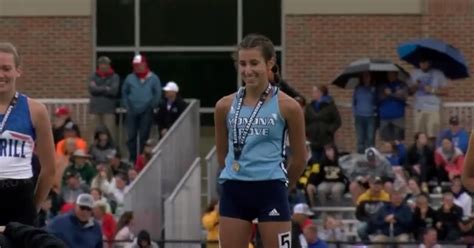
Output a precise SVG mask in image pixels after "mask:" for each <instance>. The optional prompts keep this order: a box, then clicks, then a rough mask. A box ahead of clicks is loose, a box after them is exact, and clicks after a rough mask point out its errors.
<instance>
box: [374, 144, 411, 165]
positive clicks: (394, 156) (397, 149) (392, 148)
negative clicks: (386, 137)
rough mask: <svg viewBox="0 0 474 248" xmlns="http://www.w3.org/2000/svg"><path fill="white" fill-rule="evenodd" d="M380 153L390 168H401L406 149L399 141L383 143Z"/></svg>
mask: <svg viewBox="0 0 474 248" xmlns="http://www.w3.org/2000/svg"><path fill="white" fill-rule="evenodd" d="M380 152H381V153H382V154H383V155H384V156H385V158H386V159H387V160H388V161H389V162H390V164H391V165H392V166H402V165H404V164H405V160H406V153H407V152H406V149H405V145H404V144H403V143H400V142H399V141H384V142H382V146H381V148H380Z"/></svg>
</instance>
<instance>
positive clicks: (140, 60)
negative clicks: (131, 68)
mask: <svg viewBox="0 0 474 248" xmlns="http://www.w3.org/2000/svg"><path fill="white" fill-rule="evenodd" d="M132 63H133V64H141V63H146V59H145V57H144V56H143V55H141V54H137V55H135V56H134V57H133V61H132Z"/></svg>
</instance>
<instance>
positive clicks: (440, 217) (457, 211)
mask: <svg viewBox="0 0 474 248" xmlns="http://www.w3.org/2000/svg"><path fill="white" fill-rule="evenodd" d="M462 216H463V210H462V208H461V207H459V206H457V205H456V204H454V197H453V193H452V192H450V191H448V192H445V193H444V194H443V203H442V205H441V207H440V208H439V209H438V211H437V212H436V229H437V230H438V235H439V238H440V240H443V241H456V240H458V239H459V238H460V237H461V230H460V229H459V223H460V222H461V220H462Z"/></svg>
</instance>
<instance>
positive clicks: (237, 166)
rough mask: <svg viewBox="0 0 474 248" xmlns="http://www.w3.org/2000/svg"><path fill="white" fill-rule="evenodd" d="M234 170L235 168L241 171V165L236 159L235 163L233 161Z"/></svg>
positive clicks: (236, 170)
mask: <svg viewBox="0 0 474 248" xmlns="http://www.w3.org/2000/svg"><path fill="white" fill-rule="evenodd" d="M232 170H234V171H235V172H239V170H240V165H239V163H237V161H234V163H232Z"/></svg>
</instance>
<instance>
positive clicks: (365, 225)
mask: <svg viewBox="0 0 474 248" xmlns="http://www.w3.org/2000/svg"><path fill="white" fill-rule="evenodd" d="M383 184H384V183H383V181H382V179H381V178H380V177H372V178H370V179H369V189H368V190H367V191H365V192H364V193H362V194H361V195H360V196H359V197H358V198H357V202H356V203H357V207H356V218H357V220H359V221H360V223H359V226H358V228H357V234H358V235H359V237H360V239H361V240H362V241H369V234H371V233H372V231H373V230H371V222H372V219H371V218H372V217H373V216H375V213H377V211H378V210H379V209H380V208H381V207H383V205H384V204H385V203H388V202H389V201H390V195H389V194H388V193H387V192H385V191H384V190H383Z"/></svg>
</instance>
